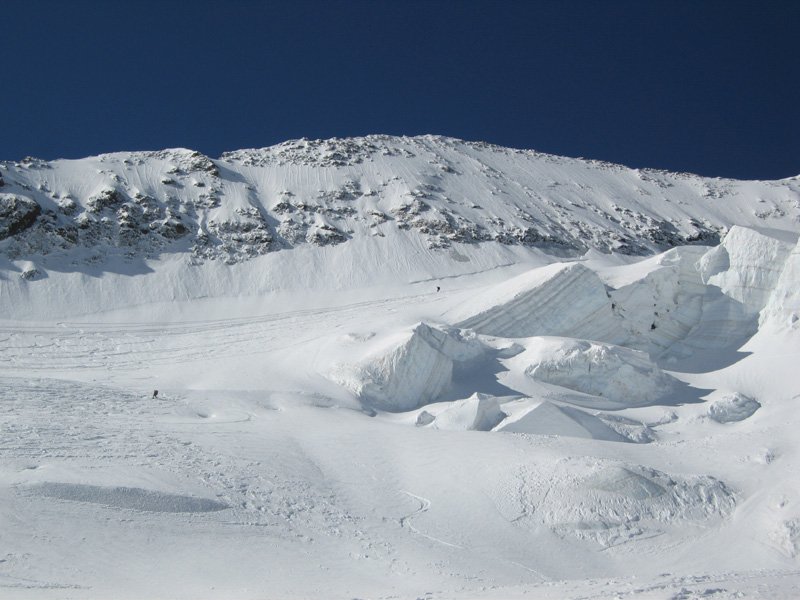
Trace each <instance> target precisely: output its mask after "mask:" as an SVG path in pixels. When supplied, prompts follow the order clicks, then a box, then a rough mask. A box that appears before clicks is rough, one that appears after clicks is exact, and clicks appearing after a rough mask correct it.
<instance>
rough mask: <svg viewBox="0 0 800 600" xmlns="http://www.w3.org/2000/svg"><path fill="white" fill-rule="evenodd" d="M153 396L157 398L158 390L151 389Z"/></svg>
mask: <svg viewBox="0 0 800 600" xmlns="http://www.w3.org/2000/svg"><path fill="white" fill-rule="evenodd" d="M153 398H158V390H153Z"/></svg>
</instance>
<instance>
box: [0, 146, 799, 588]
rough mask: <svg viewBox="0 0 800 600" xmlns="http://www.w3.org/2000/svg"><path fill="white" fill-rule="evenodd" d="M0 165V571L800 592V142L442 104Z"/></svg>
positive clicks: (17, 582)
mask: <svg viewBox="0 0 800 600" xmlns="http://www.w3.org/2000/svg"><path fill="white" fill-rule="evenodd" d="M0 174H2V178H0V540H2V544H0V596H2V597H3V598H87V599H92V598H109V597H113V598H143V597H144V598H165V599H172V598H176V599H177V598H219V597H231V598H320V599H322V598H326V599H327V598H389V597H392V598H431V599H434V598H442V599H444V598H470V599H472V598H486V599H493V600H498V599H501V598H502V599H505V598H523V597H524V598H616V597H625V598H663V599H677V598H714V599H717V598H719V599H723V598H748V597H749V598H790V597H795V596H798V595H800V568H799V566H798V565H799V563H798V560H800V479H798V477H797V468H796V465H797V464H798V461H800V454H799V453H800V450H799V447H800V445H799V444H798V433H797V432H798V431H800V416H798V411H797V402H798V401H800V375H799V374H798V368H797V365H798V364H800V360H799V359H800V333H798V329H800V323H798V320H800V292H798V290H800V251H798V248H799V247H800V246H798V245H797V244H798V233H800V183H798V180H797V179H796V178H794V179H787V180H783V181H777V182H738V181H731V180H720V179H705V178H700V177H696V176H694V175H687V174H674V173H665V172H659V171H651V170H630V169H626V168H625V167H621V166H618V165H610V164H607V163H600V162H597V161H582V160H575V159H566V158H560V157H554V156H549V155H544V154H540V153H536V152H533V151H517V150H509V149H505V148H497V147H493V146H488V145H485V144H475V143H469V142H462V141H459V140H452V139H449V138H441V137H434V136H425V137H420V138H393V137H388V136H370V137H368V138H358V139H351V140H327V141H309V140H298V141H294V142H287V143H286V144H282V145H279V146H276V147H273V148H265V149H260V150H242V151H236V152H231V153H228V154H226V155H224V156H223V157H221V158H220V159H216V160H212V159H210V158H208V157H205V156H203V155H201V154H199V153H197V152H192V151H190V150H167V151H162V152H149V153H118V154H112V155H104V156H101V157H95V158H88V159H84V160H80V161H54V162H44V161H39V160H36V159H31V158H29V159H25V160H23V161H19V162H6V163H0ZM156 390H157V393H156Z"/></svg>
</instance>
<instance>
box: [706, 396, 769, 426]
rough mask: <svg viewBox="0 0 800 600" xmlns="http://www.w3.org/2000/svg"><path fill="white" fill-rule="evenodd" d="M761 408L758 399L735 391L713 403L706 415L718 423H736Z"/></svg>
mask: <svg viewBox="0 0 800 600" xmlns="http://www.w3.org/2000/svg"><path fill="white" fill-rule="evenodd" d="M759 408H761V404H760V403H759V402H758V401H757V400H755V399H753V398H750V397H748V396H745V395H743V394H740V393H738V392H735V393H733V394H730V395H727V396H725V397H723V398H722V400H719V401H717V402H715V403H714V404H712V405H711V407H710V408H709V409H708V412H707V413H706V416H707V417H708V418H709V419H713V420H714V421H716V422H717V423H734V422H736V421H744V420H745V419H747V418H748V417H751V416H752V415H753V414H754V413H755V412H756V411H757V410H758V409H759Z"/></svg>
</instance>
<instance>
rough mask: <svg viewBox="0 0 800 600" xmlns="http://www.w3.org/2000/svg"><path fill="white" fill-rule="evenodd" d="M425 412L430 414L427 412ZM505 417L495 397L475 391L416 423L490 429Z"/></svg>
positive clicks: (451, 428)
mask: <svg viewBox="0 0 800 600" xmlns="http://www.w3.org/2000/svg"><path fill="white" fill-rule="evenodd" d="M423 412H425V411H423ZM425 414H428V415H430V413H427V412H426V413H425ZM431 417H432V415H431ZM505 418H506V414H505V413H504V412H503V411H502V410H501V409H500V404H499V403H498V401H497V398H495V397H494V396H489V395H488V394H481V393H475V394H473V395H472V396H470V397H469V398H467V399H465V400H458V401H456V402H453V403H452V404H451V405H450V406H449V407H448V408H446V409H445V410H443V411H442V412H440V413H439V414H438V415H436V416H435V417H433V418H432V419H424V418H423V420H422V421H418V423H419V424H420V425H422V424H426V423H424V421H427V424H430V425H431V427H432V428H433V429H447V430H451V431H490V430H492V429H494V428H495V427H496V426H497V425H498V424H499V423H500V422H501V421H503V419H505Z"/></svg>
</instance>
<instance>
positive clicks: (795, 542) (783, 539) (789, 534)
mask: <svg viewBox="0 0 800 600" xmlns="http://www.w3.org/2000/svg"><path fill="white" fill-rule="evenodd" d="M769 537H770V539H771V540H772V541H773V542H775V543H776V544H777V545H778V547H779V548H780V550H781V551H782V552H783V553H784V554H786V555H787V556H789V557H791V558H794V557H795V556H797V555H798V554H800V519H791V520H788V521H782V522H781V523H779V524H778V526H777V527H776V528H775V529H773V530H772V531H771V532H770V535H769Z"/></svg>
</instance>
